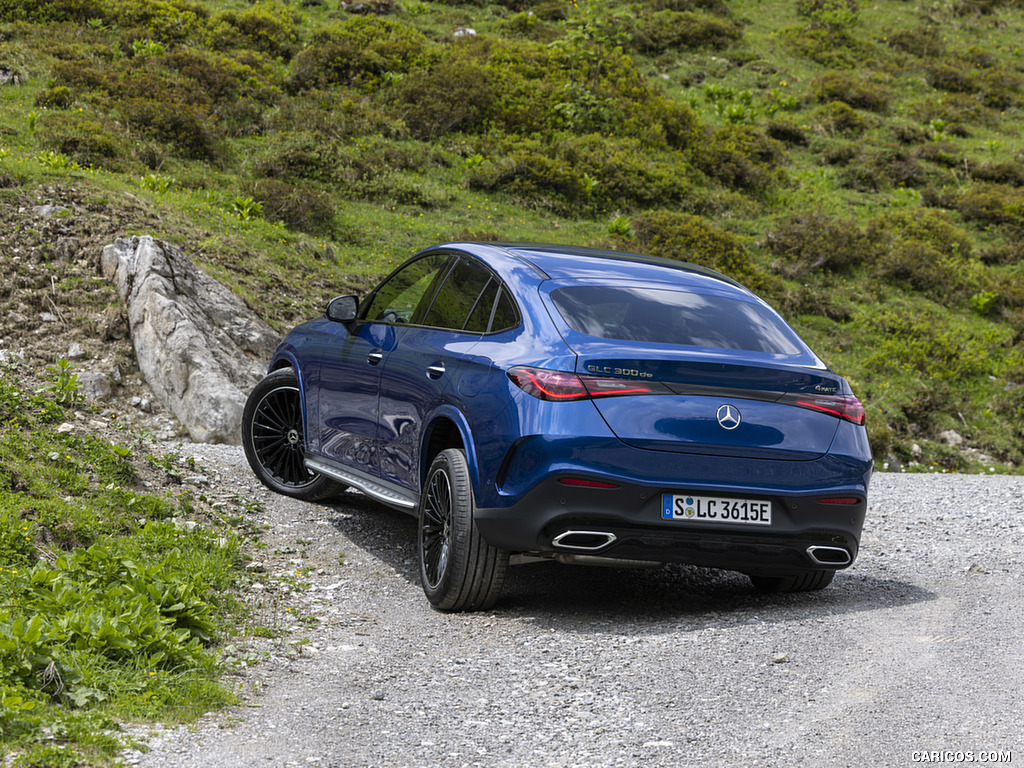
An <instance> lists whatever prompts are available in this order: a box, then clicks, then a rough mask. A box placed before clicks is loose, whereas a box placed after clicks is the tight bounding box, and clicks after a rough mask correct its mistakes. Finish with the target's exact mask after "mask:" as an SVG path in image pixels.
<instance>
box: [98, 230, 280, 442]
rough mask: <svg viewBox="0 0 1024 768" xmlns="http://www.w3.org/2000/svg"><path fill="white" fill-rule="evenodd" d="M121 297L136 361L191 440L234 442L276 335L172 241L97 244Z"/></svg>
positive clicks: (145, 239) (135, 239) (142, 239)
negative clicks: (101, 246) (102, 246)
mask: <svg viewBox="0 0 1024 768" xmlns="http://www.w3.org/2000/svg"><path fill="white" fill-rule="evenodd" d="M102 262H103V273H104V275H106V276H107V278H108V279H110V280H113V281H114V283H115V284H116V286H117V289H118V291H119V293H120V295H121V298H122V299H123V300H124V302H125V306H126V310H127V315H128V328H129V332H130V334H131V338H132V343H133V344H134V346H135V354H136V356H137V358H138V363H139V368H140V370H141V371H142V373H143V375H144V376H145V377H146V381H147V383H148V384H149V386H150V388H151V389H152V390H153V393H154V394H155V395H156V397H157V398H158V399H159V400H160V402H161V403H162V404H163V405H164V406H165V407H166V408H168V409H169V410H171V411H172V412H173V413H174V415H175V416H176V417H177V418H178V421H180V422H181V424H182V425H183V426H184V427H185V428H186V429H187V430H188V433H189V435H190V436H191V437H192V439H193V440H195V441H197V442H204V443H232V444H238V443H239V442H240V441H241V423H242V408H243V407H244V405H245V398H246V396H247V394H248V392H249V390H250V389H252V387H253V385H254V384H255V383H256V382H257V381H259V379H260V378H261V377H262V376H263V374H264V373H265V372H266V364H267V361H268V359H269V358H270V355H271V354H272V353H273V351H274V349H275V347H276V346H277V344H278V342H279V341H280V337H279V336H278V334H277V333H276V332H275V331H274V330H273V329H272V328H270V326H268V325H267V324H266V323H264V322H263V321H262V320H260V319H259V318H257V317H256V316H255V315H254V314H253V313H252V311H251V310H249V309H248V308H247V307H246V306H245V305H244V304H243V303H242V301H241V300H240V299H239V298H238V297H237V296H235V295H234V294H233V293H232V292H231V291H230V290H228V288H226V287H225V286H224V285H222V284H221V283H219V282H217V281H216V280H214V279H213V278H211V277H209V276H208V275H205V274H203V273H202V272H200V271H199V270H198V269H197V268H196V267H195V265H193V264H192V262H191V261H190V260H189V258H188V257H187V256H185V254H183V253H182V252H181V251H180V250H179V249H177V248H175V247H174V246H172V245H170V244H168V243H165V242H161V241H158V240H154V239H153V238H151V237H133V238H130V239H118V241H117V242H116V243H114V244H113V245H108V246H106V247H105V248H104V249H103V257H102Z"/></svg>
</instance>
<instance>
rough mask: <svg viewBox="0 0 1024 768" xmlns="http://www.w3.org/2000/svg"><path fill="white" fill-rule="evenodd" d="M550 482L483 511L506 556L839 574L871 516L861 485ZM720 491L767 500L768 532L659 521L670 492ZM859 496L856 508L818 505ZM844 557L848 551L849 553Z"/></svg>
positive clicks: (480, 521)
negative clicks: (796, 488) (778, 487)
mask: <svg viewBox="0 0 1024 768" xmlns="http://www.w3.org/2000/svg"><path fill="white" fill-rule="evenodd" d="M558 480H559V478H558V477H551V478H549V479H547V480H545V481H543V482H541V483H539V484H538V485H537V486H535V487H534V488H533V489H532V490H531V491H530V492H528V493H527V494H526V495H524V496H523V497H522V498H521V499H520V500H519V501H518V502H516V503H515V504H512V505H511V506H508V507H500V508H495V507H491V508H479V509H477V512H476V522H477V526H478V528H479V530H480V533H481V534H482V535H483V537H484V538H485V539H486V540H487V541H488V542H489V543H490V544H491V545H492V546H495V547H498V548H499V549H503V550H506V551H509V552H519V553H532V554H540V555H555V554H576V555H590V556H598V557H603V558H614V559H628V560H648V561H657V562H680V563H691V564H694V565H703V566H708V567H714V568H725V569H729V570H737V571H743V572H746V573H758V574H775V573H780V574H781V573H789V572H793V571H806V570H838V569H840V568H845V567H847V566H849V565H850V564H852V563H853V561H854V560H855V559H856V557H857V551H858V548H859V545H860V536H861V531H862V529H863V527H864V516H865V513H866V509H867V500H866V487H865V486H864V485H858V484H853V485H847V486H842V487H839V486H832V487H827V488H818V489H814V490H804V491H801V492H800V493H793V492H787V493H778V492H771V491H767V492H766V491H765V490H764V489H762V490H760V491H756V492H755V491H754V490H753V489H751V490H746V489H736V488H734V489H731V491H726V490H724V489H723V488H721V487H715V488H712V489H707V488H702V487H701V486H700V484H696V483H695V484H688V485H686V486H685V487H682V488H681V487H678V486H674V487H659V486H641V485H632V484H619V487H618V488H615V489H605V488H580V487H576V486H566V485H564V484H562V483H560V482H559V481H558ZM684 491H685V492H690V493H697V494H700V493H702V492H703V493H714V494H715V495H719V496H736V497H745V498H761V499H770V500H771V501H772V508H773V515H772V525H771V526H770V527H765V526H751V525H743V524H736V523H720V522H716V523H710V522H699V523H698V522H692V521H681V520H663V519H662V516H661V510H662V496H663V494H665V493H681V492H684ZM839 495H841V496H843V497H849V498H856V499H857V503H856V504H836V503H828V502H823V501H820V499H825V498H829V497H833V498H834V497H836V496H839ZM844 553H845V554H844Z"/></svg>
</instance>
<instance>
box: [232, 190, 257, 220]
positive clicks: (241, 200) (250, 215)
mask: <svg viewBox="0 0 1024 768" xmlns="http://www.w3.org/2000/svg"><path fill="white" fill-rule="evenodd" d="M229 210H230V211H231V213H232V214H234V215H235V216H237V217H238V218H240V219H241V220H242V221H249V220H250V219H255V218H258V217H259V215H260V214H261V213H262V212H263V205H262V204H261V203H259V202H257V201H256V200H253V199H252V198H251V197H241V196H239V197H235V198H234V199H233V200H232V201H231V204H230V208H229Z"/></svg>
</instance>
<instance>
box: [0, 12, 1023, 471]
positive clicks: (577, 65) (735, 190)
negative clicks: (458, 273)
mask: <svg viewBox="0 0 1024 768" xmlns="http://www.w3.org/2000/svg"><path fill="white" fill-rule="evenodd" d="M0 39H2V41H3V42H2V48H0V73H6V79H7V80H8V81H9V82H8V84H6V85H3V86H0V197H2V198H3V199H4V204H5V205H7V204H10V205H22V204H24V202H25V201H31V200H32V199H35V198H45V197H47V196H49V197H55V198H61V196H62V195H65V196H67V195H68V194H69V192H68V190H74V199H75V200H77V201H79V202H78V208H76V209H75V212H74V213H73V214H72V218H76V219H77V217H80V216H86V215H88V211H90V210H97V209H101V210H104V211H109V210H111V209H117V210H121V209H123V208H124V207H129V208H130V209H131V210H132V211H133V212H134V215H133V216H130V217H128V219H129V226H128V229H129V230H131V231H129V232H124V233H123V234H132V233H138V234H153V235H156V236H159V237H163V238H166V239H168V240H171V241H173V242H176V243H178V244H180V245H182V246H184V247H186V248H187V249H189V250H190V252H191V253H192V254H193V255H194V256H195V258H196V259H197V260H198V261H199V262H200V263H201V264H202V265H203V266H204V267H205V268H207V269H208V270H209V271H211V272H212V273H213V274H214V275H216V276H217V277H219V278H221V279H223V280H225V281H226V282H228V283H229V284H231V285H232V286H233V287H235V288H236V289H237V290H238V291H239V292H240V293H241V294H242V295H243V296H245V297H246V298H247V300H248V301H249V302H250V303H251V304H252V305H253V306H254V307H255V308H256V309H258V310H259V311H260V313H261V314H263V315H264V316H265V317H266V318H267V319H268V320H269V321H271V322H272V323H274V324H276V325H277V326H278V327H280V328H284V327H286V326H288V325H290V324H292V323H294V322H297V321H298V320H300V319H301V318H304V317H307V316H309V315H311V314H313V313H315V312H318V311H319V309H320V307H321V305H322V304H323V303H324V301H325V300H326V299H327V298H328V297H329V296H331V295H333V294H336V293H339V292H342V291H346V290H350V289H360V288H364V287H365V286H367V285H369V284H370V283H371V282H372V281H373V280H374V279H376V278H377V277H379V276H380V275H381V274H383V273H385V272H387V271H388V270H389V269H390V268H391V267H392V266H393V265H394V264H396V263H398V262H400V261H401V260H402V259H404V258H405V257H406V256H408V255H409V254H411V253H412V252H413V251H415V250H416V249H418V248H419V247H421V246H423V245H426V244H429V243H431V242H435V241H439V240H447V239H452V238H482V239H508V240H533V241H537V240H540V241H554V242H564V243H570V242H571V243H579V244H589V245H601V246H611V247H615V248H621V249H631V250H638V251H643V252H649V253H655V254H660V255H664V256H670V257H673V258H680V259H685V260H689V261H694V262H697V263H701V264H706V265H709V266H712V267H715V268H718V269H721V270H723V271H725V272H727V273H729V274H731V275H732V276H734V277H736V278H737V279H739V280H741V281H742V282H745V283H746V284H748V285H750V286H751V287H752V288H754V289H755V290H757V291H758V292H759V293H761V294H762V295H763V296H764V297H765V298H767V299H768V300H770V301H771V302H773V303H775V304H776V305H777V306H778V307H779V308H780V309H781V310H782V312H783V313H784V314H785V315H786V316H787V317H788V318H789V319H790V320H791V321H792V322H793V323H794V324H795V325H796V326H797V328H798V330H800V332H801V333H802V334H803V335H804V336H805V337H806V338H807V339H808V341H809V342H810V343H811V344H812V346H813V347H814V348H815V349H816V350H817V351H818V352H819V354H821V355H822V356H823V357H824V358H825V359H826V361H827V362H828V363H829V364H830V365H831V366H833V367H834V368H835V369H836V370H838V371H839V372H840V373H842V374H844V375H845V376H847V377H848V378H849V379H850V380H851V381H852V382H853V384H854V387H855V390H856V391H857V392H858V394H859V395H860V396H861V398H862V399H863V400H864V401H865V403H866V405H867V408H868V416H869V428H870V431H871V435H872V442H873V446H874V449H875V452H876V457H877V458H878V459H879V460H880V461H887V460H889V461H891V460H893V459H896V460H899V461H900V462H902V463H903V464H904V465H906V466H915V465H916V466H920V467H924V468H928V469H935V468H941V469H948V470H959V471H963V470H971V469H973V470H978V469H984V470H987V469H988V467H989V466H997V464H998V463H1002V464H1003V468H1005V467H1006V466H1007V465H1009V464H1013V465H1020V464H1021V463H1022V461H1024V387H1021V386H1019V385H1020V384H1021V383H1022V382H1024V359H1022V350H1024V346H1022V340H1024V266H1022V265H1024V245H1022V243H1021V237H1020V236H1021V231H1022V227H1024V190H1022V186H1024V154H1022V147H1024V144H1022V138H1021V135H1020V130H1019V126H1020V122H1021V117H1022V113H1024V90H1022V87H1021V86H1022V83H1024V53H1022V48H1021V40H1024V3H1022V2H1020V0H933V1H932V2H903V1H901V0H889V1H881V2H872V3H858V2H855V0H778V1H777V2H752V1H751V2H746V1H743V0H735V1H734V2H725V1H724V0H643V1H642V2H633V3H619V2H614V1H610V2H596V1H595V0H579V1H577V2H562V1H557V0H501V2H484V1H483V0H479V1H474V2H451V1H450V2H418V1H416V0H404V1H402V2H391V1H390V0H367V1H365V2H353V3H339V2H338V1H337V0H302V2H299V1H298V0H295V2H287V3H286V2H251V3H250V2H243V1H242V0H221V1H218V2H214V1H212V0H211V1H210V2H192V1H189V0H170V1H169V2H164V1H162V0H132V1H131V2H129V0H0ZM47 190H48V191H47ZM122 219H123V217H122ZM19 232H22V234H26V236H27V232H23V231H22V230H21V229H18V228H15V232H14V234H13V235H11V236H10V237H16V236H17V235H18V233H19ZM10 245H11V240H10V239H8V240H7V241H6V244H0V248H3V247H7V248H9V247H10ZM33 247H40V246H39V244H38V243H37V244H36V245H35V246H33ZM7 269H8V267H7V265H5V272H6V271H7ZM11 269H12V271H13V270H15V269H16V267H11ZM58 277H59V275H58ZM11 285H12V283H11V282H10V281H8V280H7V279H5V280H4V281H3V286H2V287H0V311H5V310H6V311H10V310H12V309H14V308H15V307H16V305H17V302H18V297H17V295H16V292H15V291H14V289H13V288H12V287H11ZM950 429H954V430H956V431H957V432H958V433H959V434H960V435H962V436H963V437H964V438H966V440H967V443H966V445H967V446H968V447H970V448H972V449H973V451H974V452H973V453H971V452H965V451H963V450H961V449H953V448H950V447H948V446H946V445H945V443H944V441H943V440H942V439H941V438H940V435H941V434H942V433H943V432H944V431H946V430H950Z"/></svg>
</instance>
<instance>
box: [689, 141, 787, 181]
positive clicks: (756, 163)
mask: <svg viewBox="0 0 1024 768" xmlns="http://www.w3.org/2000/svg"><path fill="white" fill-rule="evenodd" d="M688 157H689V158H690V159H691V162H692V163H693V165H694V166H695V167H697V168H699V169H700V170H701V171H703V172H704V173H705V174H707V175H708V176H710V177H711V178H714V179H718V180H719V181H721V182H722V183H723V184H725V185H726V186H729V187H732V188H733V189H737V190H741V191H743V192H747V193H750V194H754V195H759V194H763V193H764V192H765V190H766V189H767V188H768V186H769V185H770V184H771V183H772V182H774V181H776V180H777V179H778V178H779V173H778V166H779V164H780V163H781V162H782V159H783V157H784V153H783V149H782V145H781V144H779V142H777V141H775V140H774V139H770V138H768V136H766V135H765V134H764V133H763V132H762V131H761V130H760V129H758V128H756V127H754V126H727V127H725V128H721V129H719V130H717V131H715V132H714V133H712V134H710V135H709V136H707V137H705V139H704V141H702V142H700V143H697V144H695V145H694V146H693V147H692V148H691V150H690V152H689V153H688Z"/></svg>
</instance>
